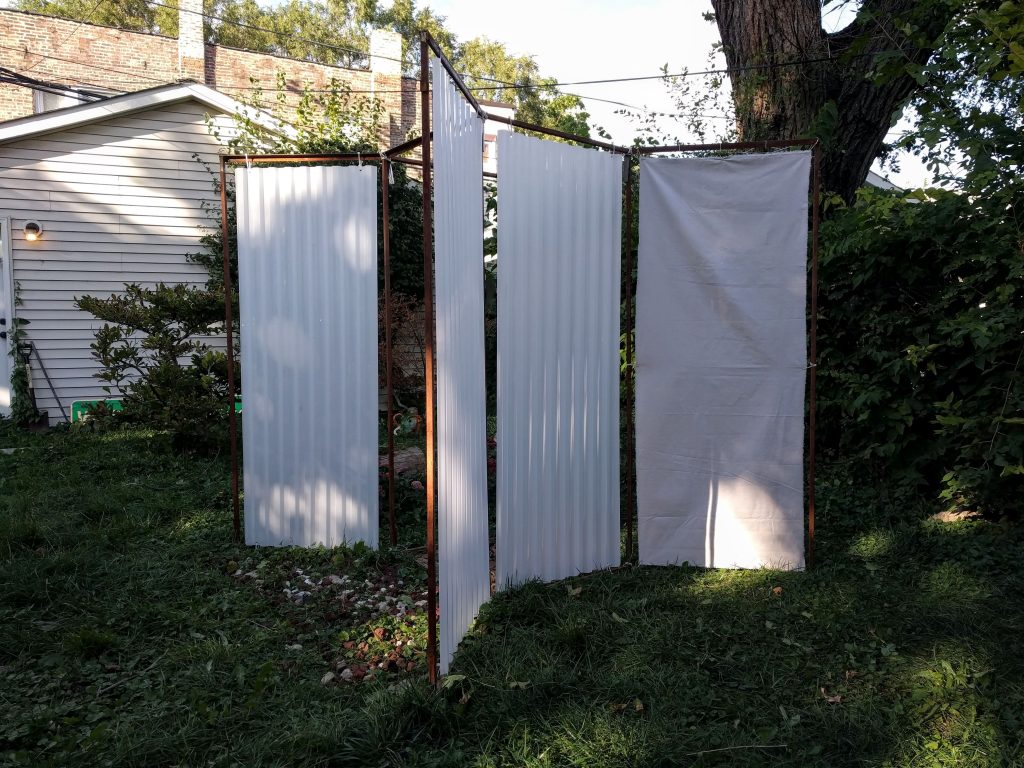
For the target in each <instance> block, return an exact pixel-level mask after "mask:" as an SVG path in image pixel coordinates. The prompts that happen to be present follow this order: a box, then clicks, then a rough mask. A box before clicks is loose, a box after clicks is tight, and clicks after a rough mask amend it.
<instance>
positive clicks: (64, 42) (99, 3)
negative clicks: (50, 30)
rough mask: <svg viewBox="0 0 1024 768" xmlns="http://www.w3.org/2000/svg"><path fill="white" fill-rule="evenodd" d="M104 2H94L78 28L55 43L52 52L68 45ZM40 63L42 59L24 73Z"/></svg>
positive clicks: (104, 0)
mask: <svg viewBox="0 0 1024 768" xmlns="http://www.w3.org/2000/svg"><path fill="white" fill-rule="evenodd" d="M106 1H107V0H96V3H95V5H93V7H92V8H91V9H90V11H89V12H88V13H87V14H86V15H85V18H84V19H82V20H81V21H79V22H78V26H77V27H75V28H74V29H72V30H71V31H70V32H68V33H67V34H66V35H65V36H64V39H63V40H61V41H60V42H59V43H57V45H55V46H54V47H53V50H55V51H59V50H60V49H61V48H63V47H64V46H65V45H67V44H68V40H70V39H71V38H72V37H74V36H75V35H77V34H78V32H79V31H80V30H81V29H82V26H83V25H84V24H88V23H89V20H90V19H91V18H92V17H93V15H94V14H95V13H96V11H98V10H99V9H100V6H101V5H103V3H105V2H106ZM42 63H43V59H42V58H40V59H39V61H37V62H36V63H35V64H33V65H32V66H30V67H28V69H26V70H25V71H26V72H29V71H31V70H33V69H35V68H36V67H38V66H39V65H40V64H42Z"/></svg>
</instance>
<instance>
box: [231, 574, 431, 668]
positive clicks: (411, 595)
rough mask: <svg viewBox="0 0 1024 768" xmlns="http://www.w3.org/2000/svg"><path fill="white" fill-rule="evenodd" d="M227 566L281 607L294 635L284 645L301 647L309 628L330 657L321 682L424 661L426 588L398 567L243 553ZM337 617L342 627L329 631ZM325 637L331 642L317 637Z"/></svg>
mask: <svg viewBox="0 0 1024 768" xmlns="http://www.w3.org/2000/svg"><path fill="white" fill-rule="evenodd" d="M247 568H248V570H247ZM227 570H228V571H229V573H230V575H231V576H232V577H233V578H234V579H235V580H236V581H238V582H240V583H242V584H245V585H247V586H250V587H252V588H255V589H256V590H258V591H259V592H260V593H262V594H263V595H264V596H265V597H266V598H267V599H269V600H270V601H271V602H274V603H277V604H279V605H280V606H281V607H282V609H283V613H284V614H285V616H284V617H283V618H285V620H287V621H288V623H289V624H291V625H292V627H293V629H294V630H295V632H296V633H297V634H298V635H299V636H298V637H296V638H295V640H294V642H289V643H287V644H286V645H285V651H287V652H290V653H296V652H301V651H302V650H303V641H304V640H305V639H306V638H307V637H309V635H311V634H312V635H314V636H315V638H316V639H314V644H315V645H316V647H317V650H319V651H320V655H321V657H322V658H323V660H324V661H325V662H326V663H327V664H328V665H329V671H328V672H326V673H325V674H324V675H323V676H322V677H321V679H320V682H321V683H323V684H324V685H343V684H352V683H359V682H363V681H369V680H373V679H375V678H381V677H382V676H387V677H388V678H393V677H395V676H402V675H408V674H410V673H415V672H417V670H419V671H420V672H422V670H423V669H425V654H426V651H425V648H426V643H425V641H424V638H425V637H426V624H427V617H426V605H427V593H426V592H425V591H424V590H423V588H422V587H423V585H422V584H420V583H415V582H411V581H409V580H407V579H403V578H400V577H399V576H398V571H397V569H396V568H394V567H390V566H384V567H381V568H379V569H369V570H367V571H365V572H364V573H361V574H358V575H353V574H346V573H335V572H330V571H331V570H333V569H330V568H329V567H328V569H327V572H320V571H319V570H315V569H313V568H309V567H307V568H300V567H297V566H294V565H289V566H288V567H287V568H280V567H277V566H276V564H271V563H270V562H269V561H267V560H263V561H261V562H259V563H258V564H257V565H255V566H254V567H253V566H252V563H251V562H249V561H246V562H244V563H243V565H241V566H239V565H238V564H237V563H235V562H234V561H232V562H230V563H228V568H227ZM325 625H326V626H325ZM339 625H340V626H342V627H344V628H343V629H340V631H336V632H335V631H332V630H333V629H334V628H335V627H338V626H339ZM325 629H326V630H328V632H327V633H324V631H323V630H325ZM303 635H305V636H306V637H303ZM327 637H329V638H330V640H329V642H327V643H324V642H322V639H326V638H327ZM318 640H319V641H318Z"/></svg>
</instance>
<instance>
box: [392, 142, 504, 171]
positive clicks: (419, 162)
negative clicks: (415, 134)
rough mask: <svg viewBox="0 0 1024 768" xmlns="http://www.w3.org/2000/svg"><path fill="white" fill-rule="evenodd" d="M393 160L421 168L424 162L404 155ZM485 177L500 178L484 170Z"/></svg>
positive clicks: (393, 161)
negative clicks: (409, 158)
mask: <svg viewBox="0 0 1024 768" xmlns="http://www.w3.org/2000/svg"><path fill="white" fill-rule="evenodd" d="M417 141H419V139H417ZM391 162H392V163H401V164H402V165H413V166H416V167H417V168H420V167H421V166H422V165H423V163H422V162H421V161H419V160H408V159H406V158H404V157H396V158H393V159H392V160H391ZM484 178H487V179H496V178H498V174H497V173H495V172H494V171H484Z"/></svg>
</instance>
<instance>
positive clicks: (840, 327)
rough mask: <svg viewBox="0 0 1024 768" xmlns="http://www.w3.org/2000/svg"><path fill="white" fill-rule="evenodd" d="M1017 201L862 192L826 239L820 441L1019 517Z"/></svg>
mask: <svg viewBox="0 0 1024 768" xmlns="http://www.w3.org/2000/svg"><path fill="white" fill-rule="evenodd" d="M1022 195H1024V185H1022V184H1020V183H1019V182H1017V183H1013V184H1008V185H1005V186H1003V187H1001V188H1000V189H998V190H992V192H991V194H989V195H987V196H984V197H977V198H972V197H969V196H967V195H963V194H960V193H957V192H952V191H943V190H933V191H931V192H929V193H928V195H927V196H926V195H924V194H923V193H909V194H898V193H893V192H880V191H877V190H862V191H861V193H860V195H859V199H858V204H857V205H855V206H852V207H849V208H841V209H840V210H838V211H837V212H836V213H835V214H834V215H833V216H832V217H830V219H829V220H828V221H827V222H826V224H825V228H824V230H823V243H824V249H823V251H822V260H821V291H822V293H821V319H820V325H819V349H820V352H821V359H820V367H819V376H820V400H819V408H820V416H821V420H820V425H821V426H820V432H819V434H820V436H821V438H822V443H823V445H824V446H825V447H826V448H828V449H830V450H831V451H833V452H834V453H835V454H837V455H841V456H844V457H845V458H848V459H854V460H856V461H858V462H860V463H861V466H862V468H864V469H866V468H867V467H869V466H873V467H874V468H875V469H876V470H878V471H879V472H880V473H881V474H882V475H883V476H885V477H888V478H890V479H892V480H894V481H897V482H906V483H911V484H914V485H922V486H923V487H928V488H938V487H939V486H940V485H941V488H942V492H943V495H944V496H945V497H946V498H947V500H948V501H949V502H950V503H952V504H956V505H959V506H966V507H968V508H971V509H982V510H984V511H987V512H991V513H995V514H1002V513H1009V512H1013V513H1015V514H1018V515H1019V514H1020V512H1021V511H1022V510H1024V506H1022V501H1021V499H1022V491H1024V381H1021V376H1022V375H1024V371H1021V363H1022V359H1021V358H1022V353H1024V335H1022V333H1024V332H1022V329H1024V304H1022V302H1021V297H1020V291H1021V285H1022V282H1024V232H1022V229H1021V223H1020V216H1021V213H1022V211H1021V200H1022V199H1024V196H1022Z"/></svg>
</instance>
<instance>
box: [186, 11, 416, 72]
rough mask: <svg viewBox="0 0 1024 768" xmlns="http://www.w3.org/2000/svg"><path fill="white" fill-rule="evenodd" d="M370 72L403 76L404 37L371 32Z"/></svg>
mask: <svg viewBox="0 0 1024 768" xmlns="http://www.w3.org/2000/svg"><path fill="white" fill-rule="evenodd" d="M190 1H191V0H190ZM199 2H202V0H199ZM370 71H371V72H373V73H374V74H375V75H401V74H402V36H401V35H400V34H398V33H397V32H392V31H391V30H387V29H374V30H371V32H370Z"/></svg>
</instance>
